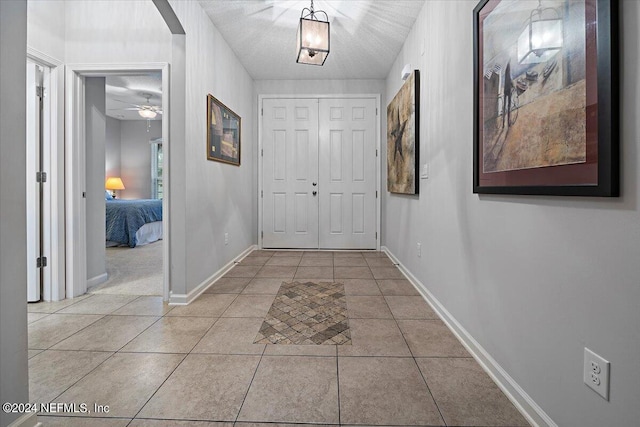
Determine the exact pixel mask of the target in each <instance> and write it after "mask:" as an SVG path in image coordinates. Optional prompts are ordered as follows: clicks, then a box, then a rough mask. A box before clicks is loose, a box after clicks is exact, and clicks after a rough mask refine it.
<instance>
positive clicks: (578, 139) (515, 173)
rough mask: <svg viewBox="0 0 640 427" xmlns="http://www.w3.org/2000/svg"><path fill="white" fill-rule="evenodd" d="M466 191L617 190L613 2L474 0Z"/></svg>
mask: <svg viewBox="0 0 640 427" xmlns="http://www.w3.org/2000/svg"><path fill="white" fill-rule="evenodd" d="M473 27H474V28H473V35H474V38H473V49H474V52H473V62H474V68H473V70H474V75H473V82H474V93H473V102H474V137H473V192H474V193H477V194H523V195H552V196H597V197H617V196H619V145H618V144H619V143H618V138H619V123H618V120H619V115H618V99H619V98H618V97H619V94H618V86H617V83H616V81H617V76H618V2H617V1H615V0H613V1H611V0H582V1H578V0H481V1H480V2H479V3H478V5H477V6H476V7H475V9H474V11H473Z"/></svg>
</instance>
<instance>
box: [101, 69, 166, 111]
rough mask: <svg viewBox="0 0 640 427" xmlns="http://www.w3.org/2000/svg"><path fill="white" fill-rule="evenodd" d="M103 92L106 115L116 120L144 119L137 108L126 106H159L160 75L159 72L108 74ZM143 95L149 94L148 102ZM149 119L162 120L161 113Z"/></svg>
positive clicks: (160, 96) (160, 92) (160, 95)
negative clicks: (125, 74) (124, 74)
mask: <svg viewBox="0 0 640 427" xmlns="http://www.w3.org/2000/svg"><path fill="white" fill-rule="evenodd" d="M105 93H106V101H107V116H109V117H112V118H114V119H118V120H146V119H143V118H142V117H140V115H139V114H138V111H137V110H127V108H134V107H133V106H134V105H140V106H142V105H149V106H155V107H158V108H161V105H162V77H161V75H160V73H151V74H145V75H134V76H108V77H107V78H106V86H105ZM143 94H144V95H143ZM145 95H151V97H150V98H149V103H148V104H147V98H146V96H145ZM151 120H162V115H161V114H158V115H157V116H156V118H155V119H151Z"/></svg>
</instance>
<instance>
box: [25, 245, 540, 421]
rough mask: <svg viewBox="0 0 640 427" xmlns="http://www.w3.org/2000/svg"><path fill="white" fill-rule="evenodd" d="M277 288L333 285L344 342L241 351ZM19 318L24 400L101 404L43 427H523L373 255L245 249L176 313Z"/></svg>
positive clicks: (76, 303)
mask: <svg viewBox="0 0 640 427" xmlns="http://www.w3.org/2000/svg"><path fill="white" fill-rule="evenodd" d="M283 282H288V283H291V282H298V283H302V284H304V283H307V282H314V283H319V282H327V283H340V284H342V285H343V287H341V288H340V289H341V290H340V291H338V294H339V295H341V296H340V297H339V298H341V299H342V300H343V301H344V302H345V303H346V309H347V314H346V317H348V325H349V334H350V339H351V345H327V344H325V345H298V344H287V345H282V344H271V343H268V344H267V343H266V341H264V342H263V340H260V342H259V343H254V341H255V340H256V336H257V335H258V333H259V331H260V330H261V328H262V327H263V324H264V320H265V316H267V318H268V313H270V311H269V310H270V309H271V308H272V307H273V306H274V301H276V295H277V294H278V291H279V290H283V291H285V292H289V291H290V290H291V289H288V288H284V289H281V285H282V283H283ZM290 295H293V294H290ZM29 313H30V315H29V322H30V323H29V349H30V350H29V357H30V359H29V381H30V390H31V393H32V396H31V399H32V401H37V402H68V403H83V402H87V403H90V404H91V405H93V403H94V402H95V403H98V404H103V405H109V406H110V410H109V412H108V413H101V414H100V413H92V414H64V413H62V414H61V413H57V414H48V415H47V416H41V417H39V418H40V421H41V422H43V425H44V426H70V427H74V426H122V427H124V426H129V427H168V426H177V427H206V426H209V427H214V426H215V427H222V426H225V427H233V426H234V425H235V426H238V427H254V426H255V427H258V426H261V425H262V426H267V425H269V426H272V427H273V426H275V424H260V423H277V424H287V423H297V424H298V425H299V424H309V425H311V424H314V425H316V426H318V425H325V426H329V425H334V426H338V425H361V426H363V425H375V426H383V425H385V426H387V425H405V426H439V425H449V426H453V425H455V426H459V425H460V426H461V425H464V426H488V425H491V426H527V425H528V424H527V422H526V420H525V419H524V418H523V417H522V416H521V415H520V414H519V413H518V412H517V410H516V409H515V408H514V406H513V405H512V404H511V403H510V402H509V400H508V399H507V398H506V397H505V396H504V394H502V392H501V391H500V389H499V388H498V387H497V386H496V385H495V384H494V383H493V382H492V381H491V379H490V378H489V376H487V375H486V374H485V373H484V371H483V370H482V369H481V368H480V366H479V365H478V364H477V363H476V362H475V360H474V359H473V358H471V357H470V355H469V354H468V353H467V352H466V350H465V349H464V347H463V346H462V345H461V344H460V343H459V342H458V341H457V340H456V338H455V337H454V336H453V334H451V332H450V331H449V330H448V329H447V327H446V326H445V325H444V323H442V321H441V320H440V319H438V316H437V315H436V314H435V313H434V312H433V310H431V309H430V308H429V306H428V305H427V304H426V303H425V301H424V300H423V299H422V297H421V296H420V295H419V293H418V292H417V291H416V289H415V288H414V287H413V286H412V285H411V283H410V282H409V281H407V280H406V279H405V278H404V276H403V275H402V274H401V272H400V271H399V270H398V269H397V268H396V267H395V266H394V265H393V263H392V262H391V260H389V258H388V257H387V256H386V255H385V254H383V253H380V252H335V253H334V252H302V251H297V252H296V251H280V252H275V251H254V252H253V253H251V254H250V255H249V256H248V257H247V258H245V259H244V260H242V262H240V264H239V265H238V266H236V267H235V268H234V269H233V270H231V271H230V272H229V273H228V274H227V275H226V276H225V277H223V278H221V279H220V280H218V281H217V282H216V283H215V284H214V285H213V286H211V287H210V288H209V289H207V291H206V292H205V293H204V294H203V295H201V296H200V297H199V298H198V299H197V300H196V301H194V302H193V303H191V304H190V305H189V306H186V307H170V306H167V305H166V304H163V303H162V300H161V298H159V297H148V296H141V297H135V296H134V297H122V296H118V295H113V296H111V295H100V296H96V295H90V296H87V297H84V298H79V299H76V300H70V301H65V302H62V303H41V304H30V305H29ZM338 335H340V334H338Z"/></svg>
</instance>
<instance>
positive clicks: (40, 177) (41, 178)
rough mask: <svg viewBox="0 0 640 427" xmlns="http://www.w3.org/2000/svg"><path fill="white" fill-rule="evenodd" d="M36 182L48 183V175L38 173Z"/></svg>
mask: <svg viewBox="0 0 640 427" xmlns="http://www.w3.org/2000/svg"><path fill="white" fill-rule="evenodd" d="M36 182H47V173H46V172H36Z"/></svg>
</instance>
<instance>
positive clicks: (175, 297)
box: [169, 245, 258, 305]
mask: <svg viewBox="0 0 640 427" xmlns="http://www.w3.org/2000/svg"><path fill="white" fill-rule="evenodd" d="M257 248H258V247H257V245H251V246H249V247H248V248H247V249H245V250H244V251H243V252H242V253H241V254H240V255H238V256H237V257H235V258H234V259H232V260H231V261H229V262H228V263H227V264H226V265H224V266H223V267H222V268H221V269H220V270H218V271H216V272H215V273H213V274H212V275H211V276H209V277H208V278H206V279H205V280H204V281H203V282H202V283H200V284H199V285H198V286H196V288H195V289H193V290H192V291H191V292H189V293H188V294H174V293H172V294H171V297H170V298H169V305H188V304H190V303H191V302H193V301H194V300H195V299H196V298H198V297H199V296H200V295H201V294H202V293H203V292H204V291H206V290H207V289H208V288H209V287H210V286H211V285H213V284H214V283H215V282H216V281H217V280H218V279H220V278H221V277H222V276H224V275H225V274H227V272H228V271H229V270H231V269H232V268H233V267H235V265H236V264H237V263H238V262H240V261H242V260H243V259H244V258H245V257H246V256H247V255H249V254H250V253H251V252H252V251H254V250H255V249H257Z"/></svg>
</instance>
